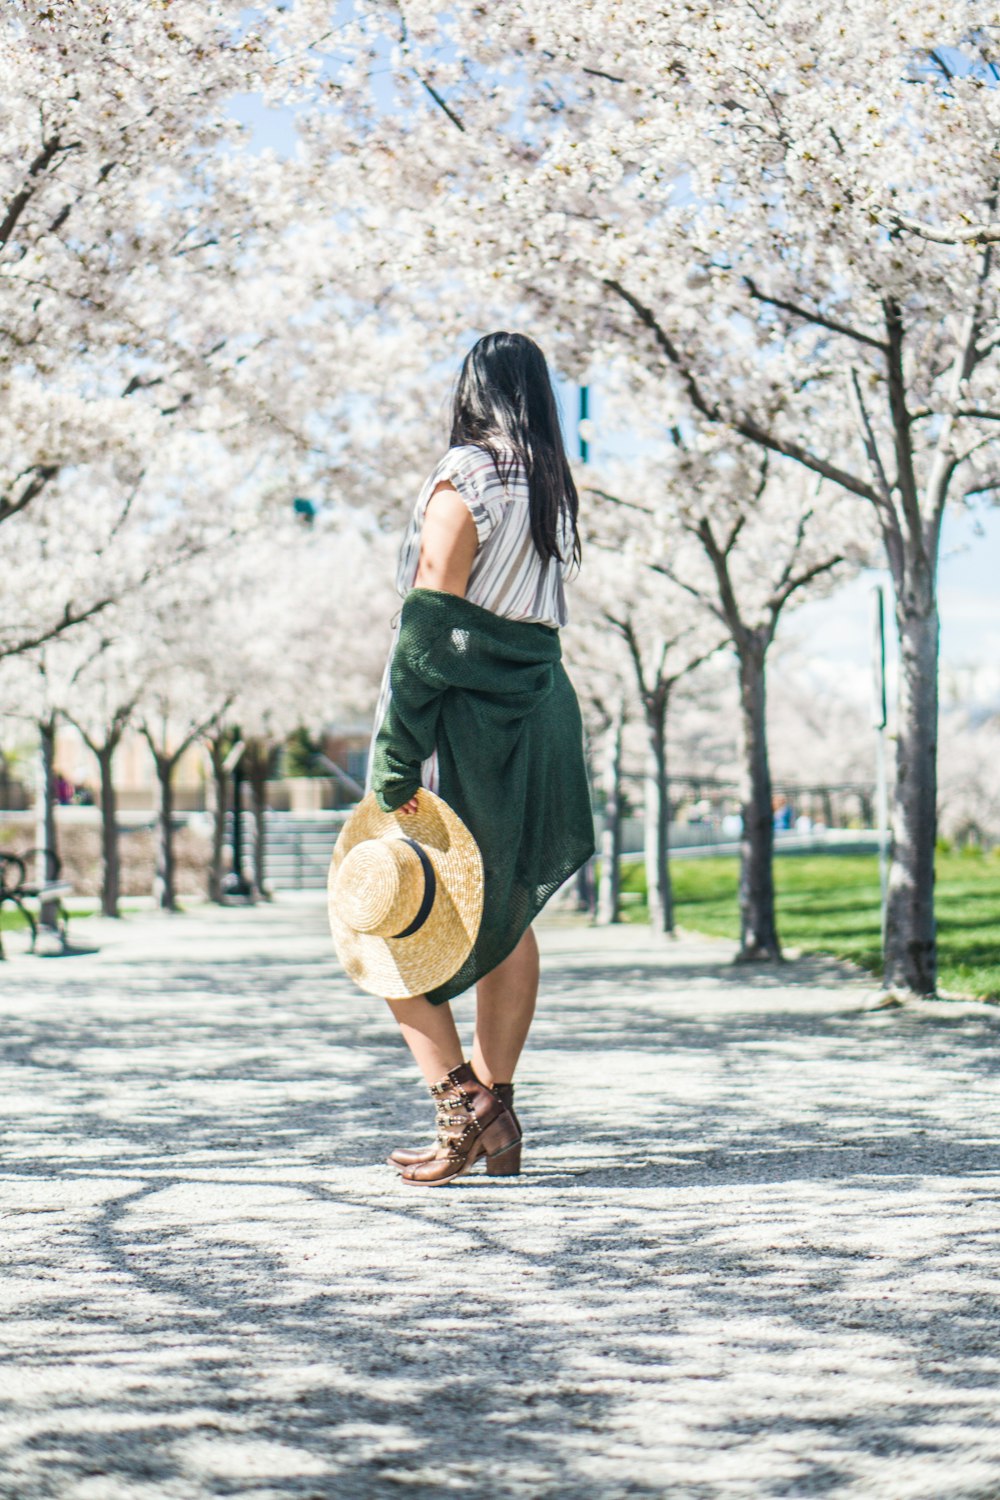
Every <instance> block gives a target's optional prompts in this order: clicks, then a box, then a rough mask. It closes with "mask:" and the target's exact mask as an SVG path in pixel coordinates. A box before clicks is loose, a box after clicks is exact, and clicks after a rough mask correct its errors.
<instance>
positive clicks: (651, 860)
mask: <svg viewBox="0 0 1000 1500" xmlns="http://www.w3.org/2000/svg"><path fill="white" fill-rule="evenodd" d="M669 702H670V694H669V691H668V690H667V687H666V685H663V686H661V687H660V689H659V690H658V691H657V692H656V693H650V694H648V695H647V696H646V698H645V700H644V703H643V710H644V712H645V716H646V775H645V804H646V805H645V819H644V832H645V838H644V843H645V856H646V900H647V902H648V906H649V925H650V927H653V928H655V929H656V930H657V931H658V932H673V930H674V893H673V889H672V886H671V881H670V850H669V842H670V796H669V789H668V785H667V707H668V705H669Z"/></svg>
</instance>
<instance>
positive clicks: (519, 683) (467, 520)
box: [369, 333, 594, 1186]
mask: <svg viewBox="0 0 1000 1500" xmlns="http://www.w3.org/2000/svg"><path fill="white" fill-rule="evenodd" d="M577 508H578V501H577V494H576V487H575V485H574V483H573V478H572V475H571V473H570V468H569V464H568V462H567V460H566V454H565V451H564V448H563V443H562V437H561V433H560V428H559V415H558V408H557V406H556V400H555V394H554V392H553V389H552V382H551V379H550V376H549V371H548V367H547V365H546V363H545V358H544V356H543V354H542V352H541V350H540V349H539V348H538V346H537V344H535V343H534V342H533V341H532V340H531V339H529V338H526V337H525V336H524V335H523V334H516V333H491V334H487V335H486V336H485V337H484V338H481V339H480V340H479V342H478V343H477V344H476V345H475V346H474V347H473V348H472V349H471V350H470V351H469V353H468V355H467V356H466V359H465V361H464V363H463V365H462V369H461V373H460V375H459V378H458V382H457V385H456V389H455V396H454V406H453V419H452V429H451V445H450V447H449V450H448V452H447V454H446V455H445V457H444V458H443V459H442V460H441V462H440V463H439V464H438V465H437V467H436V468H435V470H434V471H433V473H432V474H431V475H430V477H429V478H428V479H427V481H426V483H425V484H424V486H423V488H422V490H421V492H420V495H419V496H418V499H417V503H416V507H415V509H414V514H413V518H412V520H411V522H410V526H409V529H408V531H407V534H406V537H405V539H404V543H403V548H402V552H401V555H400V564H399V572H398V576H397V585H398V588H399V591H400V593H401V594H403V595H404V596H405V598H404V605H403V611H402V614H401V617H400V621H399V624H398V627H397V632H396V637H395V640H394V645H393V650H392V652H391V653H390V659H389V662H388V664H387V668H386V675H385V679H384V681H383V689H382V694H381V696H380V702H379V708H378V711H377V713H376V729H375V733H374V735H373V741H372V754H371V756H370V757H369V763H370V767H371V770H370V778H371V786H372V789H373V791H374V792H375V796H376V799H377V801H378V803H379V806H380V807H381V808H382V809H383V811H386V812H390V811H396V812H397V813H399V814H400V816H401V818H402V820H403V825H404V827H405V818H406V816H407V814H410V813H413V812H415V811H416V808H417V795H418V794H417V788H418V787H420V786H426V787H429V788H430V789H431V790H432V791H435V792H438V793H439V794H440V795H441V797H443V798H444V800H445V801H446V802H447V803H449V805H450V806H451V807H452V808H454V810H455V811H456V812H457V813H458V815H459V816H460V817H461V818H462V820H463V821H464V822H465V823H466V824H467V826H468V827H469V829H470V830H471V832H472V834H473V836H474V838H475V839H476V842H477V844H478V845H479V849H480V851H481V853H482V856H483V862H484V870H485V890H484V911H483V919H482V924H481V927H480V931H479V935H478V937H477V939H476V942H475V945H474V947H473V951H472V953H471V955H470V957H469V959H468V960H467V962H466V963H464V964H463V965H462V967H461V969H460V970H459V971H458V973H457V974H456V975H455V976H454V978H453V979H452V980H450V981H449V982H448V984H445V985H441V986H439V987H438V988H437V989H436V990H434V991H432V992H430V993H429V994H428V995H422V996H417V997H415V998H409V999H401V1000H397V999H392V998H390V999H389V1002H388V1003H389V1005H390V1007H391V1009H392V1011H393V1014H394V1015H395V1017H396V1020H397V1021H398V1022H399V1026H400V1030H401V1031H402V1034H403V1037H404V1038H405V1040H406V1042H407V1044H408V1045H409V1047H410V1050H411V1052H412V1053H413V1056H414V1059H415V1061H416V1063H417V1066H418V1067H419V1068H420V1071H421V1072H422V1074H423V1076H424V1078H425V1080H426V1082H427V1084H428V1085H429V1086H430V1089H431V1094H432V1096H433V1098H434V1099H435V1101H436V1104H437V1124H438V1135H437V1140H436V1142H435V1143H434V1144H433V1145H431V1146H427V1147H424V1148H414V1149H412V1150H410V1149H406V1148H399V1149H397V1150H396V1151H394V1152H393V1153H392V1155H391V1157H390V1158H389V1160H390V1161H391V1162H392V1163H393V1164H394V1165H396V1166H397V1167H399V1169H400V1171H401V1175H402V1177H403V1179H404V1180H405V1181H406V1182H409V1183H413V1184H416V1185H424V1186H439V1185H442V1184H444V1183H446V1182H449V1181H451V1180H452V1178H454V1177H456V1176H458V1175H460V1174H461V1173H462V1172H464V1171H466V1170H467V1169H468V1168H469V1167H470V1166H471V1165H472V1164H473V1162H474V1161H476V1160H477V1159H478V1158H479V1157H480V1156H486V1157H487V1168H488V1170H490V1171H491V1172H493V1173H496V1174H504V1173H509V1172H516V1171H518V1170H519V1169H520V1140H521V1131H520V1125H519V1123H518V1121H517V1118H516V1116H515V1115H514V1113H513V1107H512V1106H513V1093H514V1089H513V1078H514V1071H515V1068H516V1066H517V1061H518V1058H519V1057H520V1055H521V1049H522V1048H523V1046H524V1043H525V1038H526V1037H527V1034H528V1028H529V1026H530V1025H531V1020H532V1017H533V1015H534V1010H535V1000H536V996H537V992H538V948H537V945H536V942H535V936H534V933H533V931H532V929H531V921H532V919H533V917H534V916H535V915H536V914H537V912H538V911H539V910H540V908H541V906H542V905H543V904H544V902H545V901H546V900H547V899H548V897H549V896H550V895H551V894H552V892H553V891H554V890H556V889H557V888H558V886H559V885H560V884H561V883H562V882H563V881H564V880H566V879H568V878H569V876H570V875H571V874H572V873H573V872H574V870H577V869H579V867H580V865H581V864H583V863H584V861H585V860H586V859H588V858H589V857H590V855H591V854H592V853H593V849H594V837H593V822H592V818H591V813H590V802H589V791H588V786H587V778H586V770H585V765H584V757H583V739H582V727H581V723H580V714H579V708H578V705H577V702H576V698H575V695H574V693H573V689H572V687H571V685H570V683H569V679H568V678H567V677H566V674H565V672H564V670H563V668H562V664H561V660H560V649H559V630H560V628H561V627H562V626H563V625H565V623H566V619H567V611H566V599H565V593H564V582H565V578H566V575H567V574H568V573H569V571H570V570H571V568H572V566H573V565H574V563H576V564H578V563H579V559H580V540H579V532H578V530H577ZM473 983H474V984H475V985H476V1027H475V1037H474V1040H473V1046H472V1057H471V1062H468V1063H467V1062H466V1061H465V1056H464V1052H463V1050H462V1045H461V1042H460V1041H459V1036H458V1031H457V1029H456V1026H455V1020H454V1017H453V1015H452V1012H451V1007H450V1005H449V1003H448V1001H449V1000H450V999H451V997H452V996H453V995H456V994H458V993H460V992H461V991H462V990H465V989H467V988H469V987H470V986H471V985H472V984H473ZM494 1147H495V1148H496V1149H493V1148H494Z"/></svg>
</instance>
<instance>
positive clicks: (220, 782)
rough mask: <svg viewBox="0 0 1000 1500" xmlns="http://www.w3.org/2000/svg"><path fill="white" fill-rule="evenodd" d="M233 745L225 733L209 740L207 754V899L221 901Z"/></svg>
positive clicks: (213, 736)
mask: <svg viewBox="0 0 1000 1500" xmlns="http://www.w3.org/2000/svg"><path fill="white" fill-rule="evenodd" d="M229 747H230V742H229V738H228V736H226V735H224V734H214V735H212V736H211V738H210V739H209V741H208V754H209V758H210V760H211V762H212V857H211V862H210V864H209V867H208V899H209V900H210V901H219V902H221V900H222V881H223V877H224V876H225V870H224V869H223V864H224V862H225V853H226V803H227V800H228V789H229V776H228V774H227V772H226V769H225V759H226V756H227V754H228V753H229Z"/></svg>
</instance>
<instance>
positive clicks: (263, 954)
mask: <svg viewBox="0 0 1000 1500" xmlns="http://www.w3.org/2000/svg"><path fill="white" fill-rule="evenodd" d="M88 927H89V929H90V930H91V931H92V932H93V933H95V934H96V935H97V939H98V940H99V942H100V944H101V951H100V952H99V954H98V955H96V956H93V957H76V958H70V959H65V960H58V959H51V960H44V959H36V960H32V959H29V958H26V957H21V958H17V959H12V961H11V962H9V963H8V964H7V965H6V966H4V968H3V969H2V970H0V1008H2V1011H3V1037H4V1041H3V1046H2V1049H0V1100H2V1125H3V1129H4V1136H5V1140H4V1146H5V1150H4V1160H3V1166H2V1172H3V1180H2V1185H0V1191H2V1204H3V1223H2V1244H3V1253H4V1258H5V1270H4V1274H3V1278H2V1282H0V1315H2V1325H0V1345H2V1355H3V1362H2V1365H0V1380H2V1385H3V1392H2V1395H3V1398H4V1402H5V1405H6V1407H7V1411H6V1417H5V1420H4V1422H3V1426H2V1431H0V1494H2V1495H3V1496H4V1497H11V1500H13V1497H16V1500H34V1497H49V1496H52V1497H59V1500H172V1497H178V1500H202V1497H205V1496H217V1495H218V1496H228V1495H238V1496H241V1497H246V1500H251V1497H252V1500H264V1497H267V1500H307V1497H314V1500H327V1497H334V1496H335V1497H341V1496H343V1497H346V1500H367V1497H379V1500H380V1497H383V1496H400V1497H412V1500H432V1497H433V1500H438V1497H441V1496H444V1495H448V1494H451V1493H453V1492H455V1493H461V1494H462V1495H463V1496H465V1497H467V1500H480V1497H482V1500H486V1497H490V1500H492V1497H500V1500H504V1497H515V1496H516V1497H530V1500H535V1497H549V1496H558V1497H565V1500H617V1497H623V1496H683V1497H687V1496H692V1497H699V1500H700V1497H704V1500H715V1497H729V1496H734V1497H735V1496H741V1497H742V1496H747V1497H755V1500H756V1497H771V1496H792V1497H798V1496H824V1497H825V1496H835V1497H841V1496H843V1497H851V1500H916V1497H926V1500H941V1497H945V1496H947V1497H969V1500H971V1497H980V1500H996V1497H997V1495H998V1494H1000V1397H998V1391H997V1383H998V1377H1000V1347H998V1340H1000V1283H998V1272H1000V1155H998V1149H997V1148H998V1137H1000V1117H998V1111H997V1104H998V1101H1000V1078H998V1068H1000V1049H998V1042H1000V1010H997V1009H992V1008H989V1007H984V1006H973V1005H969V1006H952V1007H949V1006H946V1005H928V1006H922V1007H919V1008H915V1009H913V1010H906V1011H899V1010H895V1011H892V1010H890V1011H885V1010H876V1009H872V1008H871V1000H872V992H871V990H870V988H868V987H866V986H865V984H864V983H859V982H858V981H857V980H852V979H850V978H845V977H844V976H843V975H841V974H839V973H838V971H837V969H836V968H835V966H832V965H826V966H824V965H822V964H818V963H816V962H812V963H810V964H797V965H789V966H787V967H786V968H784V969H782V970H781V971H780V972H774V971H765V972H756V973H754V972H744V971H741V970H737V969H734V968H732V967H730V966H728V964H727V962H726V960H727V959H728V956H729V951H730V950H729V948H728V946H727V945H726V944H723V943H715V942H709V941H706V940H698V939H691V940H685V941H682V942H679V943H676V944H668V943H665V942H664V943H657V942H656V941H655V940H653V939H651V938H650V937H649V936H648V935H646V934H645V933H643V932H642V931H638V930H635V929H624V930H620V931H618V932H617V933H612V934H604V933H598V932H594V931H592V930H590V929H586V928H580V927H568V928H559V927H556V926H552V927H547V928H545V930H544V933H543V940H544V948H545V961H546V975H547V977H546V981H545V993H544V1000H543V1003H542V1006H541V1012H540V1016H539V1020H538V1022H537V1027H536V1030H535V1032H534V1033H533V1040H532V1045H531V1049H530V1052H529V1053H528V1055H527V1056H526V1058H525V1062H524V1067H523V1075H522V1076H521V1077H520V1078H519V1106H520V1107H521V1112H522V1116H523V1120H524V1124H525V1128H526V1133H527V1146H526V1172H525V1174H524V1175H523V1176H522V1177H521V1178H519V1179H515V1180H512V1181H509V1182H503V1181H495V1180H494V1181H490V1180H488V1179H486V1178H485V1177H484V1176H481V1175H479V1174H478V1173H477V1174H476V1175H474V1176H471V1177H470V1178H468V1179H466V1180H465V1181H464V1182H463V1183H460V1184H457V1185H455V1186H454V1187H451V1188H448V1189H445V1190H443V1191H438V1192H430V1191H426V1190H424V1191H420V1190H418V1189H407V1188H405V1187H403V1186H402V1185H400V1184H399V1183H398V1182H397V1180H396V1177H395V1175H394V1173H393V1172H392V1171H391V1169H389V1168H388V1167H386V1166H383V1165H381V1159H382V1156H383V1154H384V1152H385V1151H386V1149H387V1148H388V1147H389V1146H391V1145H392V1144H393V1143H395V1142H396V1141H398V1140H400V1139H405V1138H406V1137H408V1136H410V1135H411V1134H412V1132H413V1131H414V1129H416V1130H417V1131H418V1133H419V1134H423V1132H424V1130H425V1128H426V1123H427V1118H428V1109H427V1107H426V1106H425V1104H424V1102H423V1096H422V1093H421V1090H420V1088H419V1087H418V1086H417V1085H416V1084H415V1083H414V1081H413V1075H412V1073H411V1070H410V1068H409V1066H408V1065H407V1062H406V1059H405V1057H404V1055H403V1053H402V1051H401V1049H400V1045H399V1043H398V1041H397V1039H396V1038H395V1037H394V1035H393V1031H392V1028H391V1026H390V1024H389V1019H388V1015H387V1013H384V1012H383V1009H382V1008H381V1007H380V1005H379V1003H378V1002H376V1001H374V1000H370V999H367V998H363V997H361V996H359V995H357V994H356V993H354V992H352V990H351V989H350V987H349V986H348V985H347V984H346V983H345V982H344V980H343V979H342V978H341V977H340V975H339V973H338V971H337V969H336V967H335V964H334V961H333V958H332V955H331V950H330V946H329V941H328V938H327V935H326V929H325V916H324V911H323V908H322V906H321V905H319V904H317V902H316V901H314V900H311V901H303V900H298V901H291V900H288V901H284V902H282V903H281V904H279V905H276V906H274V907H272V908H264V909H256V910H250V911H247V910H242V911H240V910H230V911H225V912H221V913H219V912H208V911H202V912H197V913H194V914H192V915H189V916H187V917H184V918H181V919H169V918H158V917H155V916H147V915H143V916H139V917H136V918H133V919H132V920H130V921H129V922H128V923H127V924H120V925H119V926H118V927H117V928H116V927H115V926H114V924H102V923H100V922H97V921H95V922H94V923H91V924H80V925H79V926H78V929H77V933H78V936H81V937H82V936H83V934H84V933H85V931H86V930H87V928H88ZM460 1014H462V1015H464V1016H465V1017H467V1016H468V1014H469V1005H468V1002H460Z"/></svg>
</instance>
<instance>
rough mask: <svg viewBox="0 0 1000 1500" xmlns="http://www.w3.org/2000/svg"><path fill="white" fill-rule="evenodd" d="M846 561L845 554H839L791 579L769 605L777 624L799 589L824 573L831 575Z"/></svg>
mask: <svg viewBox="0 0 1000 1500" xmlns="http://www.w3.org/2000/svg"><path fill="white" fill-rule="evenodd" d="M845 561H846V559H845V558H844V556H843V554H842V553H839V552H838V553H837V555H836V556H835V557H828V558H827V559H826V561H825V562H821V563H815V564H814V565H813V567H811V568H807V569H806V570H805V572H804V573H797V574H795V575H794V576H793V577H791V578H789V579H788V581H787V583H786V584H785V586H784V588H782V589H780V590H779V591H778V593H776V594H775V595H774V596H773V597H772V599H771V600H770V601H769V603H768V609H769V610H770V611H771V613H772V617H773V619H774V621H775V623H777V619H778V615H779V614H780V613H781V611H782V609H783V608H784V606H785V605H786V604H787V602H788V600H789V599H790V598H791V596H792V595H793V594H794V593H795V592H796V590H797V589H801V588H804V587H805V585H806V584H807V583H811V582H812V580H813V579H814V578H819V577H820V575H821V574H823V573H829V572H830V570H831V568H836V567H837V566H838V565H839V564H840V563H842V562H845Z"/></svg>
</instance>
